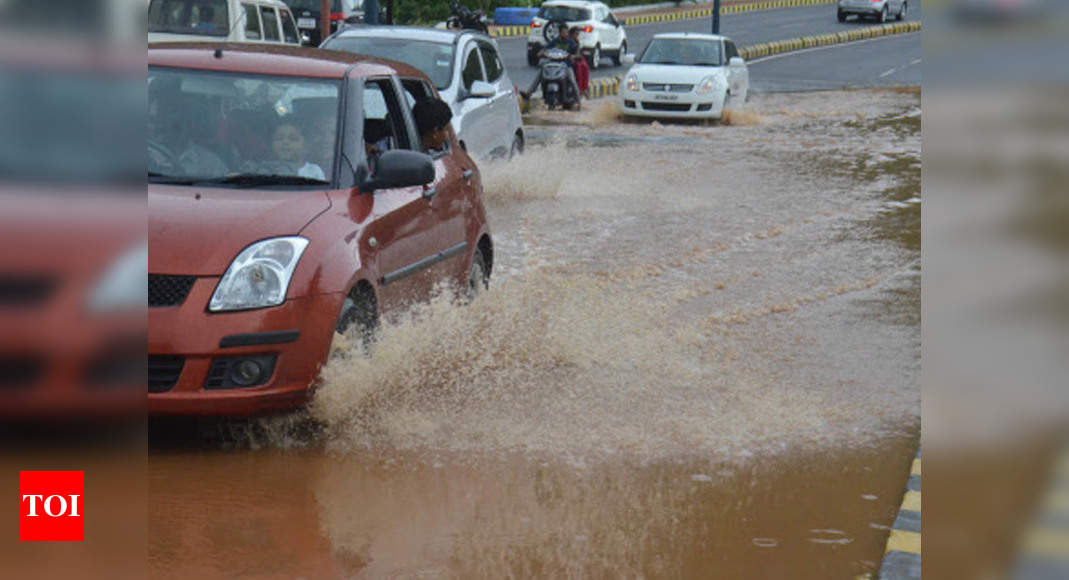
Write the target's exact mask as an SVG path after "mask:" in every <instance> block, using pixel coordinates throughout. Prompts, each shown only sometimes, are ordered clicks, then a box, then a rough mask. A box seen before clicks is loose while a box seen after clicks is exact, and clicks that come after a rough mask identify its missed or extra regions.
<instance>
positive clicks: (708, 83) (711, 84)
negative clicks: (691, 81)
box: [694, 75, 720, 95]
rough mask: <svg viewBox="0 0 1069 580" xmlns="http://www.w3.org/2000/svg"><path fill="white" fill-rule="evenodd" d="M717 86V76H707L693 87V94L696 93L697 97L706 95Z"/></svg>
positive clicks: (718, 79) (718, 78)
mask: <svg viewBox="0 0 1069 580" xmlns="http://www.w3.org/2000/svg"><path fill="white" fill-rule="evenodd" d="M719 84H720V77H719V76H717V75H710V76H707V77H705V78H704V79H702V80H700V81H698V84H697V86H696V87H695V89H694V92H696V93H698V94H699V95H707V94H709V93H711V92H713V89H715V88H716V86H717V85H719Z"/></svg>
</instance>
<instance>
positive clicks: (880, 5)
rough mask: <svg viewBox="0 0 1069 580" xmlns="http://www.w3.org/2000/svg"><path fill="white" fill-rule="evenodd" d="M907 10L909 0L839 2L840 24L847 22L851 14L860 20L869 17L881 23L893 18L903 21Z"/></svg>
mask: <svg viewBox="0 0 1069 580" xmlns="http://www.w3.org/2000/svg"><path fill="white" fill-rule="evenodd" d="M907 10H909V2H907V0H839V22H846V17H847V16H849V15H851V14H854V15H856V16H857V17H858V18H864V17H866V16H868V17H871V18H875V19H876V20H877V21H879V22H887V21H888V20H890V19H891V16H894V18H895V20H902V19H903V18H905V17H906V11H907Z"/></svg>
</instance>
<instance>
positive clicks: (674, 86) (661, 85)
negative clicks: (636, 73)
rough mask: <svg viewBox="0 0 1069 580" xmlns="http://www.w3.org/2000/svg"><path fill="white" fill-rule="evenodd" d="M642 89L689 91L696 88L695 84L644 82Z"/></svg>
mask: <svg viewBox="0 0 1069 580" xmlns="http://www.w3.org/2000/svg"><path fill="white" fill-rule="evenodd" d="M642 90H644V91H650V92H654V93H689V92H691V91H693V90H694V85H683V84H670V83H642Z"/></svg>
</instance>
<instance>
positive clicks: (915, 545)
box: [887, 530, 921, 554]
mask: <svg viewBox="0 0 1069 580" xmlns="http://www.w3.org/2000/svg"><path fill="white" fill-rule="evenodd" d="M887 551H888V552H892V551H895V552H908V553H910V554H920V553H921V535H920V534H918V533H917V532H907V531H905V530H891V536H890V537H888V538H887Z"/></svg>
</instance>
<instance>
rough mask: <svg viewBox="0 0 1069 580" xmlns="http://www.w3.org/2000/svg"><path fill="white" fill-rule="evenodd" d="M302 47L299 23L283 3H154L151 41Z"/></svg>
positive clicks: (188, 0)
mask: <svg viewBox="0 0 1069 580" xmlns="http://www.w3.org/2000/svg"><path fill="white" fill-rule="evenodd" d="M212 40H218V41H224V40H225V41H229V42H252V43H263V44H291V45H300V44H302V40H303V39H302V38H301V34H300V33H299V32H298V30H297V23H296V22H295V21H294V19H293V14H292V13H291V12H290V9H289V7H288V6H286V4H284V3H283V2H281V1H280V0H152V1H151V3H149V7H148V41H149V42H150V43H153V42H210V41H212Z"/></svg>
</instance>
